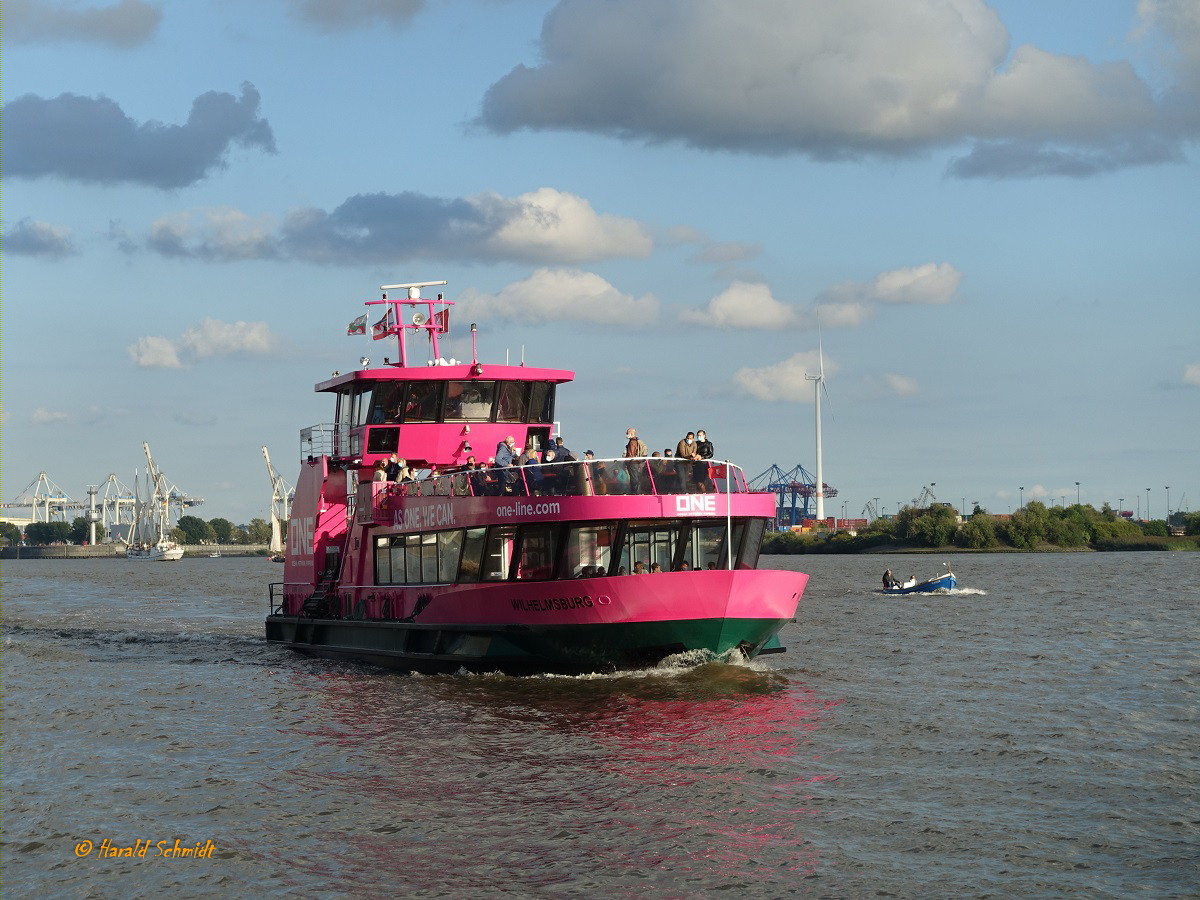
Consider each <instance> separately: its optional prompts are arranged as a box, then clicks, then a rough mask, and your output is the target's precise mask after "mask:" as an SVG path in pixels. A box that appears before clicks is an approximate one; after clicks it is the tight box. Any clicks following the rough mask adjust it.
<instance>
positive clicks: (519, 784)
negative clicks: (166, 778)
mask: <svg viewBox="0 0 1200 900" xmlns="http://www.w3.org/2000/svg"><path fill="white" fill-rule="evenodd" d="M313 700H314V702H313V703H312V704H311V708H309V709H307V710H305V715H304V716H303V717H302V718H300V719H298V720H296V721H295V722H294V723H293V725H292V726H291V727H292V729H294V730H293V734H294V735H295V736H296V737H297V738H298V739H299V743H302V744H304V745H306V746H307V748H308V751H307V752H304V753H302V754H300V757H301V758H300V759H299V760H298V765H297V767H296V769H295V770H294V771H293V773H292V778H291V779H290V780H291V785H290V788H291V789H293V790H301V791H308V792H311V793H312V795H313V805H314V811H313V815H314V817H315V821H316V822H320V821H321V818H322V816H327V818H325V821H326V822H327V823H328V825H329V826H330V830H331V832H332V833H334V834H336V835H337V839H336V840H332V841H330V844H329V846H330V853H331V855H332V858H330V859H326V860H309V861H298V860H291V861H290V864H291V865H293V866H298V867H300V868H303V869H306V870H311V871H313V872H319V873H321V874H323V875H325V874H328V873H329V871H330V868H331V867H332V869H333V870H336V871H338V872H341V873H342V874H343V877H347V878H349V879H350V881H351V882H357V881H358V880H359V878H360V877H361V878H367V880H366V881H363V882H361V885H365V884H368V883H370V882H369V878H368V877H367V876H365V875H362V874H361V866H363V865H364V864H365V865H367V866H370V867H372V869H374V867H381V866H382V867H386V868H387V869H388V870H389V871H392V872H395V871H397V867H399V869H400V870H401V871H403V873H404V874H403V877H402V878H401V879H400V880H398V881H396V882H395V884H396V886H397V887H401V886H403V887H404V888H405V889H408V890H438V889H447V888H448V887H450V886H453V889H455V890H466V889H468V888H470V889H473V890H486V889H487V888H488V887H489V886H491V887H494V886H495V885H496V884H498V883H500V882H499V881H498V880H497V879H500V878H501V876H500V875H499V874H497V873H499V872H503V873H504V875H503V878H504V879H508V880H509V881H511V884H510V885H509V886H510V887H512V886H513V885H514V884H515V885H520V886H522V887H523V888H525V889H536V888H538V887H550V886H556V885H557V886H564V885H572V884H596V885H600V884H606V885H609V886H610V887H612V886H613V885H627V886H628V887H629V888H630V889H631V890H632V889H633V887H634V886H635V885H638V884H641V885H642V886H643V889H644V888H651V885H652V886H653V887H652V889H653V890H654V891H655V893H656V894H657V895H659V896H684V895H686V894H688V893H694V892H695V891H703V890H709V889H712V888H713V887H714V885H717V884H723V883H725V882H727V881H728V880H730V879H745V878H754V877H759V876H761V874H762V873H763V872H764V871H774V872H782V871H786V872H788V873H790V876H789V877H797V876H802V875H804V874H806V873H811V872H814V871H815V870H816V868H817V866H818V864H819V862H820V860H819V855H818V853H817V851H816V849H815V848H814V846H813V845H812V844H811V843H810V842H808V841H807V840H806V838H805V828H807V827H811V823H812V822H813V821H814V818H815V817H816V816H817V815H818V814H817V812H816V810H815V808H814V805H813V802H812V793H811V788H812V786H813V785H814V784H817V783H819V782H822V781H826V780H829V779H833V778H836V773H833V772H830V771H829V770H828V769H827V768H825V767H824V766H823V765H822V764H821V761H820V759H819V758H818V757H817V755H816V754H815V753H814V752H813V751H812V750H811V748H810V743H809V737H810V735H811V734H812V733H813V732H814V731H815V730H817V729H819V728H821V727H822V725H823V724H824V723H825V722H826V721H828V719H829V717H830V715H831V712H830V711H831V710H832V709H833V708H834V707H836V706H837V705H838V704H839V703H840V701H836V700H826V699H823V698H820V697H818V696H817V695H816V693H815V692H814V691H813V690H812V689H811V688H809V687H808V686H807V685H804V684H802V683H797V682H795V681H792V680H789V679H788V678H786V677H785V676H782V675H779V674H775V673H770V672H761V671H755V670H753V669H749V668H745V667H737V666H726V665H715V664H714V665H709V666H701V667H698V668H696V669H692V670H683V671H680V672H675V673H666V674H659V673H655V674H652V675H645V674H633V673H631V674H628V675H616V676H612V677H607V678H594V679H567V678H547V679H515V678H502V677H459V678H420V679H408V678H396V677H392V676H376V675H368V676H364V675H362V674H360V673H351V674H346V673H329V674H323V675H320V676H317V677H316V678H315V679H314V697H313ZM347 803H349V804H351V805H353V806H354V807H355V816H354V822H353V824H351V823H349V822H347V821H346V820H345V818H344V816H343V815H342V813H341V811H339V807H343V808H344V807H345V805H346V804H347ZM350 869H354V870H355V871H356V872H358V873H359V874H347V872H348V870H350ZM452 872H453V873H454V874H453V876H452V875H451V873H452ZM647 879H649V883H647ZM361 885H360V886H361ZM639 890H640V889H639ZM674 890H678V891H679V892H680V893H678V894H674V893H672V891H674ZM614 892H615V893H617V894H620V893H624V892H626V891H624V890H622V889H617V888H614ZM634 892H636V891H634Z"/></svg>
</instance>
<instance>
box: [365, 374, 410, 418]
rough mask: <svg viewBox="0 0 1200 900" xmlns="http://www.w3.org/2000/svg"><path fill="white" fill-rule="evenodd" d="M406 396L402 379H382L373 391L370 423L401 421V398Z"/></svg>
mask: <svg viewBox="0 0 1200 900" xmlns="http://www.w3.org/2000/svg"><path fill="white" fill-rule="evenodd" d="M403 396H404V384H403V382H400V381H380V382H377V383H376V385H375V390H373V391H372V392H371V414H370V415H369V416H368V417H367V424H368V425H386V424H394V423H396V422H399V421H400V413H401V412H402V411H403V407H402V406H401V405H400V400H401V398H402V397H403Z"/></svg>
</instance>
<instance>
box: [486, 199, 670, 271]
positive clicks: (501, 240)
mask: <svg viewBox="0 0 1200 900" xmlns="http://www.w3.org/2000/svg"><path fill="white" fill-rule="evenodd" d="M471 202H472V203H475V204H477V205H478V206H479V207H480V208H481V209H483V210H485V211H487V212H488V213H489V215H490V213H491V212H492V211H493V210H496V211H499V212H500V213H501V216H502V217H503V224H501V225H500V227H499V228H498V229H497V230H496V231H495V233H494V234H492V235H491V236H490V237H489V238H488V239H487V240H486V241H485V242H484V246H485V247H486V248H487V249H488V250H489V251H491V252H492V253H493V254H494V255H496V256H499V257H501V258H504V259H526V260H531V261H545V262H555V263H577V262H583V261H585V260H594V259H614V258H635V259H640V258H644V257H647V256H649V255H650V252H651V251H652V250H653V249H654V242H653V240H651V238H650V234H649V232H648V231H647V230H646V228H645V227H644V226H643V225H642V224H641V223H639V222H636V221H634V220H633V219H626V218H622V217H620V216H613V215H607V214H604V215H598V214H597V213H596V211H595V210H594V209H592V205H591V204H590V203H588V202H587V200H585V199H583V198H582V197H579V196H577V195H575V194H568V193H565V192H563V191H557V190H555V189H554V188H548V187H544V188H540V189H539V190H536V191H533V192H531V193H528V194H521V195H520V196H519V197H517V198H516V199H515V201H510V200H505V199H504V198H502V197H500V196H499V195H495V194H486V195H483V196H481V197H476V198H474V199H473V200H472V201H471Z"/></svg>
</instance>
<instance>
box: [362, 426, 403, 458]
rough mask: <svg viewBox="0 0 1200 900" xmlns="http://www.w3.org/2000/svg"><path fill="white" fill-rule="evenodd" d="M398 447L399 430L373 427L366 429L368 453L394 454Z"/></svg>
mask: <svg viewBox="0 0 1200 900" xmlns="http://www.w3.org/2000/svg"><path fill="white" fill-rule="evenodd" d="M399 447H400V429H399V428H388V427H375V428H368V429H367V452H368V453H395V452H396V451H397V450H398V449H399Z"/></svg>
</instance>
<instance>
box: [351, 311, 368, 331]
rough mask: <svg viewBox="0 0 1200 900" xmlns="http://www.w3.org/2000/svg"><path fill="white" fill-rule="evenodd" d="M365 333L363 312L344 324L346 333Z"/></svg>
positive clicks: (365, 316)
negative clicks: (347, 323)
mask: <svg viewBox="0 0 1200 900" xmlns="http://www.w3.org/2000/svg"><path fill="white" fill-rule="evenodd" d="M366 333H367V314H366V313H363V314H362V315H361V316H359V317H358V318H357V319H355V320H354V321H353V322H351V323H350V324H349V325H347V326H346V334H366Z"/></svg>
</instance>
